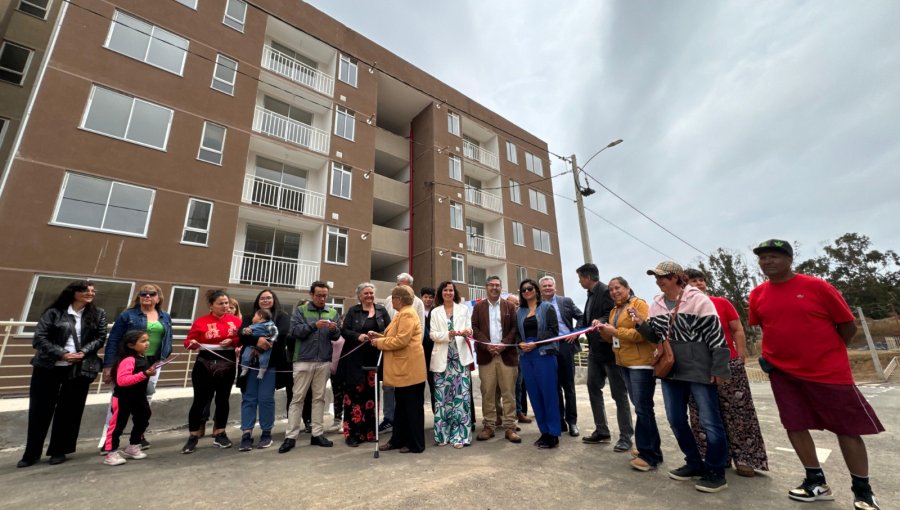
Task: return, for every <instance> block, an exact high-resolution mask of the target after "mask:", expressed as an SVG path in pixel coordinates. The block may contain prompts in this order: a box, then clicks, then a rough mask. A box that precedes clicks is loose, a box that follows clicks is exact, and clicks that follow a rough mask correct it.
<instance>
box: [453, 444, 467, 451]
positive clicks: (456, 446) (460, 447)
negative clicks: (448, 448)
mask: <svg viewBox="0 0 900 510" xmlns="http://www.w3.org/2000/svg"><path fill="white" fill-rule="evenodd" d="M463 446H465V445H464V444H462V443H453V447H454V448H456V449H457V450H461V449H462V447H463Z"/></svg>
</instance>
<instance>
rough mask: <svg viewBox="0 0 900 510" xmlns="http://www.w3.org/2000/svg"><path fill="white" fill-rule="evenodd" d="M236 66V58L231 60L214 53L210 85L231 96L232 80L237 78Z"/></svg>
mask: <svg viewBox="0 0 900 510" xmlns="http://www.w3.org/2000/svg"><path fill="white" fill-rule="evenodd" d="M237 68H238V63H237V60H232V59H230V58H228V57H226V56H225V55H216V66H215V69H213V78H212V83H211V84H210V87H212V88H214V89H216V90H218V91H219V92H224V93H226V94H228V95H229V96H233V95H234V82H235V80H236V79H237Z"/></svg>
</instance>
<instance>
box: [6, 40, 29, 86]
mask: <svg viewBox="0 0 900 510" xmlns="http://www.w3.org/2000/svg"><path fill="white" fill-rule="evenodd" d="M31 55H32V51H31V50H29V49H28V48H26V47H24V46H19V45H18V44H15V43H11V42H9V41H3V43H2V44H0V80H3V81H8V82H10V83H15V84H16V85H21V84H22V82H24V81H25V71H27V70H28V64H29V63H30V62H31Z"/></svg>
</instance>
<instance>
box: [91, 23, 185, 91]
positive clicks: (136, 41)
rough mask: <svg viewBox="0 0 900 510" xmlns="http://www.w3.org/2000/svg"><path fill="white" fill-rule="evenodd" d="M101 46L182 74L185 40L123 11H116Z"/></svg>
mask: <svg viewBox="0 0 900 510" xmlns="http://www.w3.org/2000/svg"><path fill="white" fill-rule="evenodd" d="M104 46H105V47H107V48H109V49H111V50H113V51H115V52H117V53H121V54H122V55H125V56H128V57H131V58H133V59H136V60H140V61H141V62H145V63H147V64H150V65H151V66H154V67H158V68H160V69H164V70H166V71H169V72H170V73H173V74H177V75H179V76H181V74H182V71H183V70H184V59H185V56H186V55H187V50H188V40H187V39H185V38H184V37H180V36H177V35H175V34H173V33H172V32H169V31H167V30H163V29H161V28H159V27H157V26H154V25H151V24H150V23H147V22H146V21H142V20H139V19H137V18H135V17H134V16H129V15H128V14H125V13H124V12H122V11H116V13H115V14H114V15H113V21H112V24H111V25H110V27H109V34H108V35H107V36H106V44H104Z"/></svg>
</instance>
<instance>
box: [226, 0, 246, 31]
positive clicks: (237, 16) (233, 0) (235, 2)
mask: <svg viewBox="0 0 900 510" xmlns="http://www.w3.org/2000/svg"><path fill="white" fill-rule="evenodd" d="M246 20H247V2H245V1H244V0H228V3H227V4H226V5H225V17H224V18H222V23H224V24H226V25H227V26H229V27H231V28H233V29H235V30H237V31H238V32H243V31H244V22H245V21H246Z"/></svg>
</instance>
